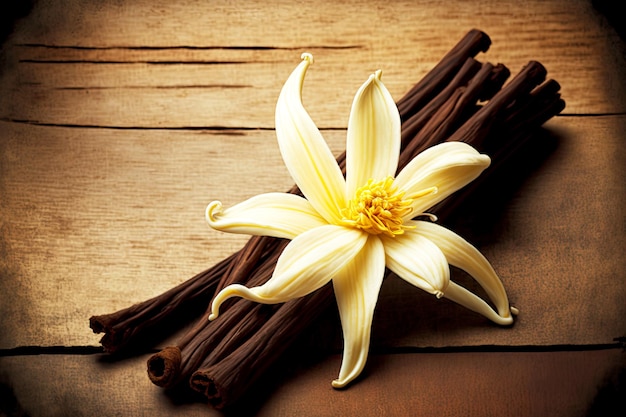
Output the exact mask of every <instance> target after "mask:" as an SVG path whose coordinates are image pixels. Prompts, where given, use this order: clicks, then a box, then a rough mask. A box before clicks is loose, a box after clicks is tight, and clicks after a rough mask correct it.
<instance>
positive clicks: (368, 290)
mask: <svg viewBox="0 0 626 417" xmlns="http://www.w3.org/2000/svg"><path fill="white" fill-rule="evenodd" d="M384 275H385V250H384V248H383V245H382V242H381V241H380V239H378V238H377V237H375V236H370V238H369V239H368V240H367V243H366V244H365V246H364V247H363V249H362V250H361V252H360V253H359V254H358V255H357V256H356V257H355V258H354V259H353V260H352V261H351V262H350V263H349V264H348V265H347V266H346V267H345V268H344V269H342V270H341V271H340V272H339V273H338V274H337V276H336V277H335V278H334V279H333V286H334V289H335V298H336V299H337V305H338V307H339V316H340V317H341V327H342V330H343V340H344V348H343V359H342V362H341V370H340V371H339V377H338V378H337V379H336V380H334V381H333V383H332V385H333V387H335V388H342V387H344V386H346V385H347V384H348V383H350V382H351V381H352V380H354V379H355V378H356V377H358V376H359V374H360V373H361V371H362V370H363V367H364V366H365V362H366V361H367V353H368V351H369V344H370V333H371V327H372V319H373V316H374V307H375V306H376V301H377V300H378V293H379V292H380V287H381V285H382V283H383V277H384Z"/></svg>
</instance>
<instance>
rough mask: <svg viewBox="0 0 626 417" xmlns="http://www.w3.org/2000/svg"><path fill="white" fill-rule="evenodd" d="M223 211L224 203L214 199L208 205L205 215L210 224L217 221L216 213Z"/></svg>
mask: <svg viewBox="0 0 626 417" xmlns="http://www.w3.org/2000/svg"><path fill="white" fill-rule="evenodd" d="M221 212H222V203H221V202H220V201H213V202H211V203H209V205H208V206H207V207H206V212H205V217H206V220H207V222H209V224H211V223H214V222H215V215H218V214H220V213H221Z"/></svg>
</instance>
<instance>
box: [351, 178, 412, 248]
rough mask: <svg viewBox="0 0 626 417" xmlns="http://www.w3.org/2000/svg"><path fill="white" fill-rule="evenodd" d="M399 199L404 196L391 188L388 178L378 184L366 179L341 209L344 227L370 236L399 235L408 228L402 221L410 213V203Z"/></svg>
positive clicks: (391, 180) (390, 180)
mask: <svg viewBox="0 0 626 417" xmlns="http://www.w3.org/2000/svg"><path fill="white" fill-rule="evenodd" d="M403 197H404V193H403V192H398V190H397V189H396V187H394V185H393V178H392V177H387V178H385V179H384V180H382V181H374V180H373V179H370V180H368V181H367V184H366V185H364V186H363V187H361V188H359V189H357V190H356V193H355V197H354V198H353V199H352V200H350V201H349V202H348V206H347V207H346V208H345V209H344V210H343V212H342V214H343V217H344V218H343V221H344V224H346V225H351V226H353V227H356V228H358V229H361V230H364V231H366V232H368V233H371V234H374V235H378V234H381V233H384V234H386V235H388V236H392V237H393V236H395V235H399V234H402V233H404V230H405V229H407V228H408V226H405V225H404V224H403V220H402V219H403V217H404V216H405V215H407V214H408V213H409V212H411V210H412V209H411V207H410V205H411V201H412V200H410V199H403Z"/></svg>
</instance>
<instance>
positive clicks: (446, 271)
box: [381, 229, 450, 298]
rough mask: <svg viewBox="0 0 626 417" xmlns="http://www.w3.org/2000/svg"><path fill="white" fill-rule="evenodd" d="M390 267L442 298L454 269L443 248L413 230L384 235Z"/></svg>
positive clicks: (417, 285)
mask: <svg viewBox="0 0 626 417" xmlns="http://www.w3.org/2000/svg"><path fill="white" fill-rule="evenodd" d="M381 240H382V242H383V245H384V246H385V255H386V262H387V267H388V268H389V269H390V270H391V271H393V272H394V273H395V274H396V275H398V276H399V277H400V278H402V279H404V280H405V281H407V282H409V283H411V284H413V285H415V286H416V287H418V288H421V289H422V290H424V291H426V292H428V293H431V294H434V295H436V296H437V298H440V297H441V296H442V295H443V294H444V293H445V291H446V288H447V287H448V283H449V282H450V268H449V267H448V262H447V261H446V258H445V256H444V255H443V253H441V250H439V248H438V247H437V246H436V245H435V244H434V243H432V242H431V241H430V240H428V239H426V238H425V237H424V236H421V235H419V234H417V233H414V231H413V230H410V229H409V230H406V231H405V232H404V234H402V235H397V236H396V237H389V236H383V237H381Z"/></svg>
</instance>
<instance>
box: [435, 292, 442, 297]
mask: <svg viewBox="0 0 626 417" xmlns="http://www.w3.org/2000/svg"><path fill="white" fill-rule="evenodd" d="M435 297H437V298H441V297H443V291H439V290H436V291H435Z"/></svg>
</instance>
